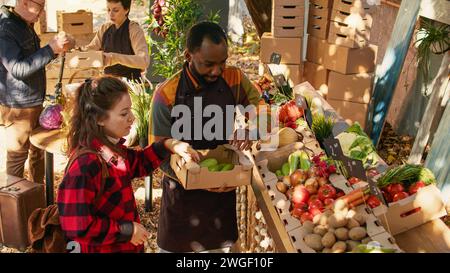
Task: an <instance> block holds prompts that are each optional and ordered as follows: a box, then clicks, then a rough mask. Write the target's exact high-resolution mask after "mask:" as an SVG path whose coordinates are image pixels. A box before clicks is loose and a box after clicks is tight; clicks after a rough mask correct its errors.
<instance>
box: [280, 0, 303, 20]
mask: <svg viewBox="0 0 450 273" xmlns="http://www.w3.org/2000/svg"><path fill="white" fill-rule="evenodd" d="M303 3H304V2H303ZM304 14H305V5H304V4H301V5H296V6H290V5H281V4H278V2H276V1H273V3H272V18H275V17H278V16H304Z"/></svg>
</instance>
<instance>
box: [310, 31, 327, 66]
mask: <svg viewBox="0 0 450 273" xmlns="http://www.w3.org/2000/svg"><path fill="white" fill-rule="evenodd" d="M327 53H328V42H327V40H322V39H318V38H316V37H314V36H312V35H308V44H307V48H306V59H307V60H308V61H310V62H313V63H316V64H323V61H324V57H325V54H327Z"/></svg>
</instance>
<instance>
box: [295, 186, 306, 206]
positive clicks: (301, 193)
mask: <svg viewBox="0 0 450 273" xmlns="http://www.w3.org/2000/svg"><path fill="white" fill-rule="evenodd" d="M308 199H309V192H308V190H307V189H306V188H305V186H303V185H297V186H295V187H294V191H293V192H292V202H293V203H294V204H296V203H301V202H307V201H308Z"/></svg>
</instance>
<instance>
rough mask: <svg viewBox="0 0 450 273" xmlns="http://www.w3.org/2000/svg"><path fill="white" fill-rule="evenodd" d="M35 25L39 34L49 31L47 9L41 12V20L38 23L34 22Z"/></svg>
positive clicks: (35, 29)
mask: <svg viewBox="0 0 450 273" xmlns="http://www.w3.org/2000/svg"><path fill="white" fill-rule="evenodd" d="M33 27H34V31H35V32H36V34H37V35H40V34H42V33H45V32H47V14H46V12H45V10H43V11H42V12H41V15H40V16H39V20H38V21H37V22H36V23H34V26H33Z"/></svg>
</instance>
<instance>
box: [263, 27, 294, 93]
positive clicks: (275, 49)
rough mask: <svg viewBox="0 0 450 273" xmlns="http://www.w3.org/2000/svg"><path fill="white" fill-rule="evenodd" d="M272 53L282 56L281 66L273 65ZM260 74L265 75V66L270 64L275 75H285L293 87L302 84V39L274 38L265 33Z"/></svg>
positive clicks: (270, 34)
mask: <svg viewBox="0 0 450 273" xmlns="http://www.w3.org/2000/svg"><path fill="white" fill-rule="evenodd" d="M272 53H278V54H280V55H281V60H280V65H271V64H270V61H271V60H270V57H271V55H272ZM260 61H261V63H262V64H261V65H260V74H262V73H264V69H263V64H268V65H269V67H270V69H271V71H272V72H273V73H274V74H283V75H284V76H285V78H286V79H287V80H288V82H289V84H290V86H291V87H293V86H294V85H297V84H299V83H300V82H301V78H302V74H303V73H302V70H303V67H302V38H295V37H294V38H280V37H278V38H277V37H273V35H272V33H268V32H266V33H264V34H263V36H262V37H261V49H260Z"/></svg>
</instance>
